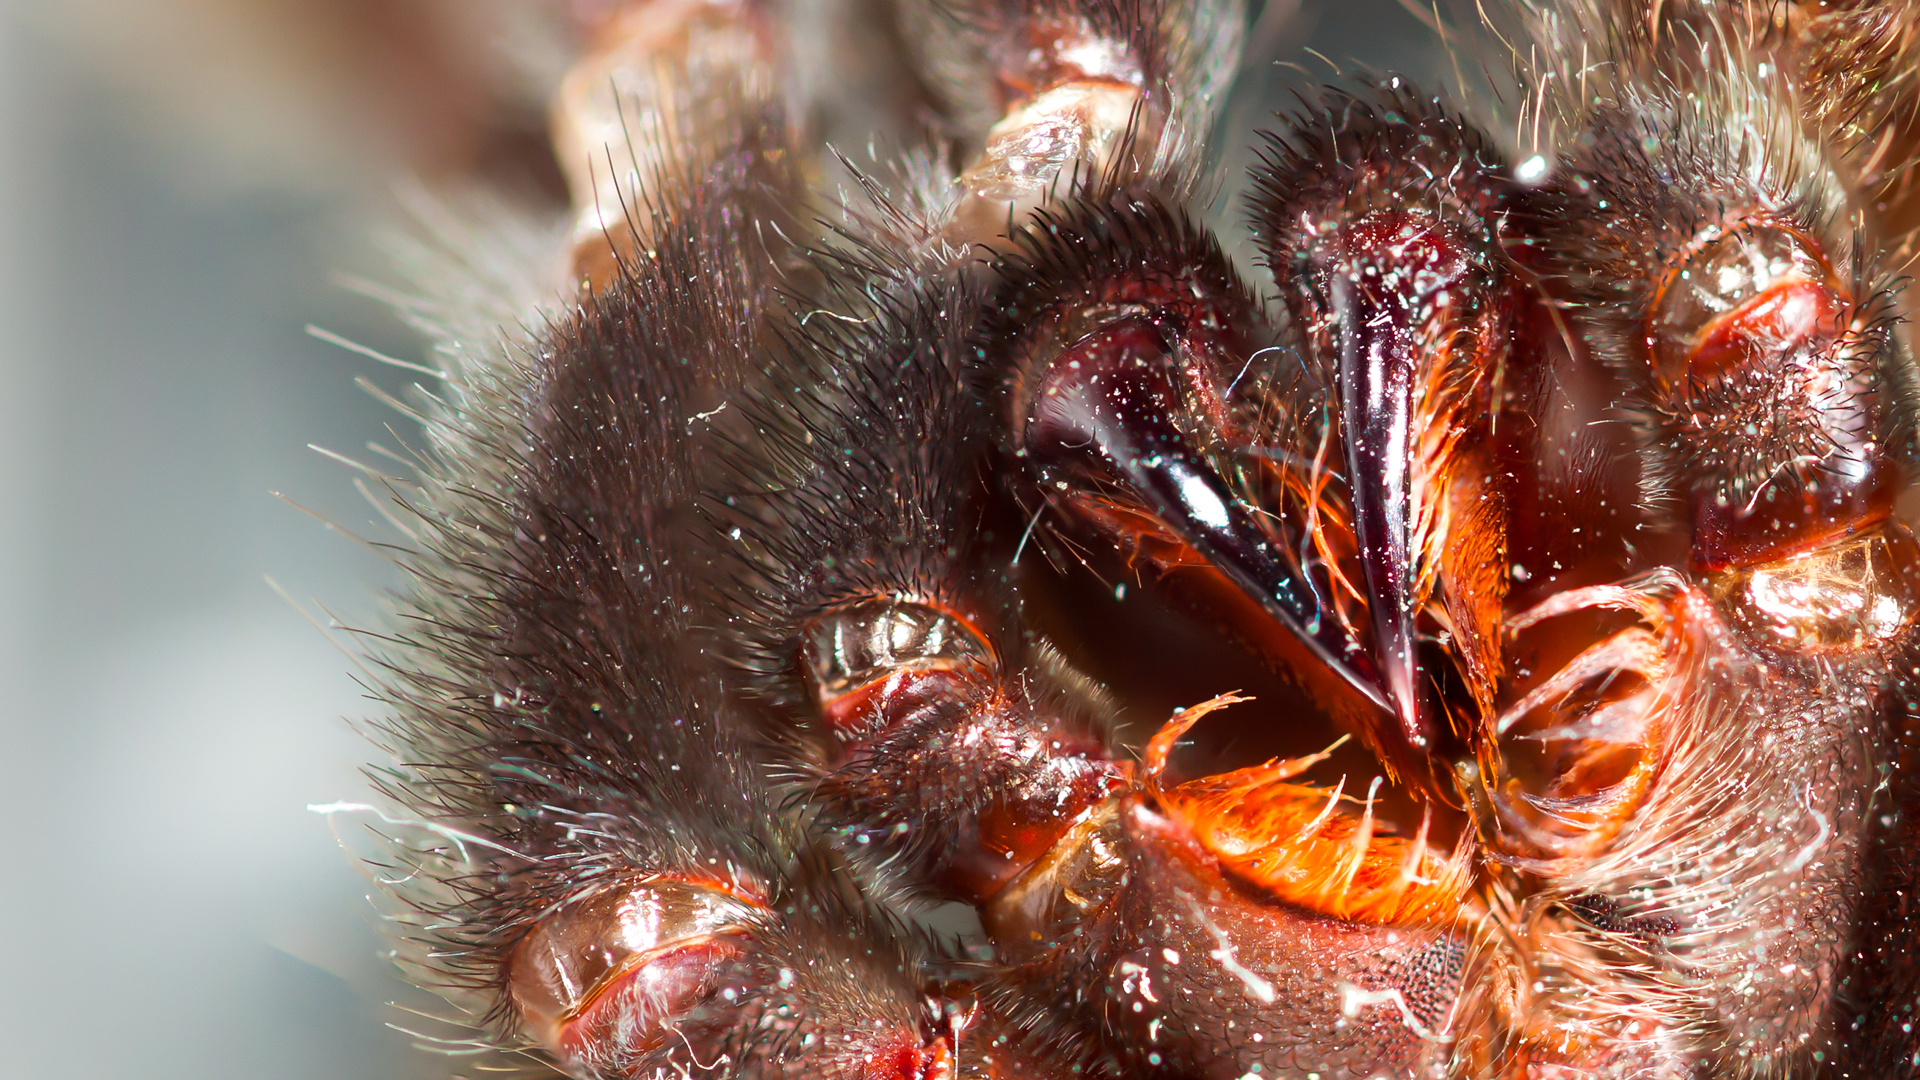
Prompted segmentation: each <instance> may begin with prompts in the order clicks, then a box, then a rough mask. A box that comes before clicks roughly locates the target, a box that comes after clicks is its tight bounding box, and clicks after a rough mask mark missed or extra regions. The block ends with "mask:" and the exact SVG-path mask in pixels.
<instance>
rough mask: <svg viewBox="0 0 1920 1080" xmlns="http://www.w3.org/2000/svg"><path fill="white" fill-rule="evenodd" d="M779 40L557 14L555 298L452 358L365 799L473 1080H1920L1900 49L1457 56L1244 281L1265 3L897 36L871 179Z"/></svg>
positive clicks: (445, 277)
mask: <svg viewBox="0 0 1920 1080" xmlns="http://www.w3.org/2000/svg"><path fill="white" fill-rule="evenodd" d="M1434 14H1435V17H1436V18H1438V15H1439V12H1438V11H1437V9H1436V11H1435V13H1434ZM805 17H806V16H805V9H804V6H796V7H795V9H794V10H787V9H786V8H785V7H783V6H782V5H780V4H777V3H773V2H772V0H704V2H700V0H633V2H629V3H621V4H610V5H601V6H600V8H599V9H597V14H593V15H591V16H585V15H583V16H581V18H584V19H587V20H588V32H587V36H586V40H587V41H588V45H587V47H586V48H585V50H584V51H583V54H582V55H581V57H580V58H579V59H578V61H577V62H576V64H575V66H574V67H573V69H572V70H571V72H570V73H569V74H568V76H567V78H566V79H565V81H564V83H563V84H562V85H561V86H560V88H559V90H558V92H557V94H556V98H555V101H556V104H555V108H554V114H553V116H554V120H553V129H554V138H555V145H556V147H557V159H558V161H559V163H560V165H561V166H562V167H563V169H565V170H566V171H567V178H568V180H569V182H570V185H571V190H572V192H573V197H574V202H575V207H576V211H577V217H576V220H575V221H574V223H573V226H572V228H571V233H570V238H569V240H568V241H567V245H568V246H567V253H566V255H565V261H566V265H567V270H566V272H565V274H564V282H565V284H564V286H562V285H560V284H555V285H554V286H553V287H552V288H551V290H550V293H549V294H548V295H546V296H544V297H543V296H541V295H539V294H538V293H537V291H536V292H529V291H526V290H522V291H521V292H518V293H516V292H514V290H512V289H511V288H509V287H508V285H507V284H506V283H508V282H511V281H514V280H518V278H517V277H516V276H515V273H514V271H513V269H512V264H514V263H519V264H523V265H533V266H536V267H539V266H542V265H544V264H543V263H542V262H541V260H543V259H545V258H547V254H546V252H547V249H546V248H542V247H541V246H539V245H538V244H537V243H529V244H528V245H525V246H523V247H522V248H519V249H513V250H507V249H504V248H502V247H499V246H495V247H492V248H487V249H485V250H483V251H482V252H481V253H480V254H479V255H475V256H469V257H467V258H466V260H465V262H464V263H462V264H461V265H458V266H453V267H451V268H449V267H441V268H439V269H438V270H436V271H434V272H433V273H432V274H430V275H428V276H429V277H430V278H431V279H432V281H433V282H434V283H436V284H437V286H438V287H439V288H440V289H441V290H442V295H444V296H446V297H447V299H446V300H444V301H442V302H440V303H438V304H437V305H435V304H429V303H426V302H421V303H420V304H417V305H415V306H414V307H413V308H412V309H411V310H412V311H413V313H414V314H415V315H416V316H417V317H418V318H419V319H420V320H421V321H422V323H423V325H427V326H428V327H429V328H430V329H432V330H433V331H434V332H435V333H436V334H437V335H438V336H439V338H440V340H441V342H442V345H441V349H440V355H441V358H442V361H443V364H442V366H444V367H445V371H444V372H438V373H437V374H438V376H439V379H440V381H439V383H438V384H437V385H436V386H434V387H431V388H429V390H427V391H423V393H422V397H421V398H420V400H419V401H418V402H416V403H414V404H411V405H406V406H403V407H405V408H407V409H408V410H409V412H410V414H411V415H413V416H414V417H415V418H417V419H418V421H419V422H420V424H421V425H422V427H423V429H424V431H425V443H424V446H423V448H421V449H420V450H419V451H418V452H417V454H416V455H415V459H414V462H413V465H414V471H415V474H414V476H412V477H411V478H410V479H408V480H406V481H389V484H390V487H389V490H390V491H391V492H392V493H393V498H394V500H395V502H396V503H397V506H398V511H397V512H395V513H393V515H392V517H393V519H394V521H395V523H396V525H397V526H398V527H400V528H401V529H402V530H403V531H404V532H405V533H406V536H407V541H406V543H404V544H403V545H402V546H401V554H400V555H399V556H398V557H399V560H400V562H401V563H402V564H403V566H404V567H405V568H406V569H407V570H408V572H409V573H410V575H411V585H410V587H409V592H408V594H407V595H406V597H405V598H404V610H403V611H402V612H401V619H400V621H399V623H398V626H399V629H398V630H396V631H394V632H392V633H389V634H384V635H379V636H376V637H374V638H373V639H372V640H373V641H374V643H375V644H374V645H373V649H374V652H375V654H376V656H377V659H378V661H379V664H380V667H379V669H378V670H379V671H380V672H381V681H380V685H379V686H378V690H379V692H380V694H381V695H382V697H383V698H384V699H385V700H386V701H387V702H388V703H389V704H390V706H391V710H392V712H391V718H390V719H389V720H387V721H385V722H383V723H382V725H381V731H382V733H383V738H384V740H385V742H386V745H387V747H388V748H389V749H390V750H391V751H392V753H393V754H394V757H395V760H396V763H395V764H393V765H392V766H390V767H386V768H383V769H380V770H378V771H377V773H376V776H377V780H378V783H379V785H380V787H381V788H382V790H383V792H384V793H385V795H386V796H387V797H389V798H390V799H391V800H392V801H393V802H394V803H395V804H396V808H397V809H396V813H395V814H394V815H393V817H394V820H396V821H399V822H401V824H399V825H395V826H393V827H392V828H390V829H388V830H387V831H388V833H389V840H390V843H391V845H392V848H391V850H392V852H393V860H392V862H393V867H394V869H395V870H396V871H397V872H394V873H391V874H389V875H388V878H389V880H390V883H391V888H392V891H393V892H394V894H395V895H396V896H397V897H398V898H399V899H400V900H401V901H402V902H403V904H404V910H403V913H402V916H401V917H400V918H399V922H400V924H401V927H402V937H404V938H405V942H406V945H407V946H408V949H407V950H406V955H407V956H409V957H410V958H411V961H412V962H413V964H414V966H415V969H416V974H417V978H418V980H419V981H421V982H422V984H423V985H427V986H430V987H432V988H434V989H437V990H440V991H441V992H442V993H443V994H445V995H446V996H447V998H448V1000H450V1001H452V1002H454V1003H455V1005H457V1006H458V1007H459V1008H460V1009H461V1013H460V1019H461V1021H462V1022H463V1023H466V1024H468V1025H470V1026H471V1028H472V1029H474V1032H475V1034H474V1036H473V1038H472V1040H471V1044H470V1045H471V1046H472V1047H473V1048H476V1049H485V1050H490V1051H492V1052H496V1053H498V1054H500V1055H503V1056H502V1057H501V1058H500V1061H501V1062H502V1063H510V1062H514V1061H517V1062H519V1063H521V1064H523V1065H524V1066H525V1067H527V1068H529V1069H538V1068H545V1067H552V1068H557V1069H559V1070H561V1071H564V1072H567V1073H570V1074H572V1075H575V1076H578V1077H582V1078H603V1080H611V1078H616V1077H618V1078H638V1077H682V1076H715V1077H722V1076H724V1077H741V1078H756V1080H765V1078H775V1077H840V1078H866V1080H883V1078H886V1080H893V1078H898V1080H907V1078H914V1080H933V1078H959V1077H972V1078H987V1077H1065V1076H1076V1075H1078V1076H1093V1077H1116V1078H1118V1077H1133V1076H1142V1077H1144V1076H1169V1077H1206V1078H1218V1080H1232V1078H1239V1080H1250V1078H1254V1077H1262V1078H1264V1077H1329V1078H1330V1077H1356V1078H1358V1077H1374V1076H1400V1077H1434V1078H1439V1077H1533V1078H1547V1077H1573V1076H1602V1077H1708V1076H1716V1077H1719V1076H1725V1077H1763V1076H1811V1075H1815V1074H1830V1075H1846V1076H1863V1077H1883V1076H1890V1075H1908V1074H1910V1073H1912V1072H1914V1071H1915V1069H1916V1062H1920V1035H1916V1034H1914V1032H1913V1029H1912V1022H1913V1014H1912V1010H1913V1008H1914V1005H1915V1002H1916V1000H1920V963H1917V962H1916V961H1915V959H1914V958H1913V957H1912V956H1911V955H1910V943H1911V942H1912V940H1913V934H1914V929H1915V924H1916V920H1917V919H1920V910H1916V891H1915V890H1916V881H1915V874H1916V864H1917V863H1920V860H1916V857H1915V852H1916V837H1915V836H1914V835H1913V831H1914V828H1915V825H1914V817H1913V810H1914V808H1915V804H1916V798H1920V787H1916V784H1915V778H1914V774H1913V768H1912V766H1911V764H1910V761H1911V759H1912V758H1913V756H1914V740H1913V738H1912V732H1913V731H1914V730H1915V726H1914V724H1913V723H1912V722H1911V721H1910V715H1911V714H1912V713H1913V712H1914V711H1915V710H1916V709H1917V708H1920V691H1917V690H1916V687H1915V685H1914V679H1915V677H1916V676H1920V667H1916V651H1915V647H1914V646H1915V636H1916V630H1915V618H1914V616H1915V612H1916V608H1917V607H1920V578H1916V574H1917V573H1920V550H1917V549H1916V545H1915V541H1914V538H1913V535H1912V533H1911V531H1910V530H1909V527H1908V525H1907V523H1906V519H1905V516H1904V513H1903V512H1904V511H1906V510H1909V509H1911V507H1910V506H1909V502H1910V500H1908V499H1907V498H1906V493H1907V491H1908V488H1909V486H1910V484H1911V482H1912V479H1913V474H1914V469H1915V455H1916V436H1917V435H1920V429H1917V428H1916V421H1917V419H1920V412H1917V411H1916V393H1920V386H1917V385H1916V380H1915V372H1914V369H1913V364H1912V358H1911V355H1910V352H1909V350H1908V346H1907V344H1906V340H1905V328H1904V324H1903V317H1902V316H1903V311H1904V308H1903V301H1902V299H1901V292H1900V279H1899V278H1898V277H1897V274H1898V272H1899V271H1900V270H1901V268H1903V267H1904V265H1905V259H1906V257H1907V252H1908V249H1907V246H1906V245H1907V240H1908V236H1909V231H1910V229H1911V228H1912V227H1913V226H1914V224H1915V223H1916V221H1920V200H1917V199H1916V198H1915V197H1914V191H1913V185H1912V184H1911V183H1910V181H1909V179H1908V173H1907V172H1906V170H1905V166H1906V164H1907V163H1908V162H1909V161H1910V160H1912V158H1913V156H1914V153H1915V147H1916V145H1917V143H1920V126H1916V122H1915V121H1916V116H1917V115H1920V114H1917V113H1916V111H1915V105H1916V103H1917V102H1920V89H1917V88H1916V82H1915V79H1914V70H1915V62H1916V59H1920V44H1917V43H1920V7H1915V6H1912V5H1908V4H1905V3H1873V2H1870V0H1834V2H1825V3H1812V2H1807V3H1759V2H1755V3H1740V2H1737V0H1665V2H1656V3H1651V4H1641V3H1637V2H1628V0H1619V2H1617V3H1616V2H1610V0H1566V2H1564V3H1546V2H1544V0H1542V2H1541V3H1539V4H1537V5H1535V4H1524V3H1516V4H1515V5H1513V6H1509V7H1507V8H1503V9H1501V10H1499V11H1495V12H1491V13H1481V14H1480V15H1479V16H1478V19H1483V20H1484V22H1483V23H1481V27H1482V30H1483V31H1484V32H1481V31H1476V32H1475V33H1474V34H1469V33H1468V31H1467V26H1468V24H1466V23H1462V24H1461V25H1460V26H1455V27H1453V28H1451V29H1449V30H1448V31H1447V33H1448V35H1449V38H1450V40H1451V41H1452V43H1453V47H1454V48H1455V50H1456V52H1457V53H1458V54H1460V55H1465V56H1473V55H1476V53H1475V50H1476V49H1477V50H1478V52H1477V55H1479V56H1482V57H1485V60H1484V63H1482V64H1481V65H1480V69H1481V70H1483V71H1493V72H1497V75H1490V76H1488V80H1487V84H1488V90H1487V92H1486V93H1484V94H1478V95H1475V96H1473V97H1463V98H1461V104H1460V105H1459V106H1457V107H1456V106H1455V105H1453V104H1449V103H1448V101H1447V100H1446V99H1443V98H1442V97H1440V96H1437V95H1436V94H1435V93H1433V92H1431V91H1429V90H1425V89H1421V88H1416V87H1415V86H1413V85H1412V84H1411V83H1410V82H1409V81H1408V80H1406V79H1404V78H1400V77H1395V76H1391V75H1388V76H1374V77H1366V78H1361V79H1357V80H1354V81H1351V82H1349V83H1346V84H1343V85H1339V86H1333V87H1328V88H1326V89H1325V90H1323V91H1322V92H1320V93H1318V94H1316V95H1308V96H1305V97H1303V98H1302V100H1301V101H1300V103H1299V105H1298V107H1297V108H1296V109H1295V110H1294V111H1292V112H1291V113H1289V114H1287V115H1282V116H1280V117H1279V118H1278V119H1277V120H1276V121H1275V122H1274V126H1273V127H1272V129H1271V130H1270V131H1268V132H1267V133H1265V134H1261V135H1259V136H1258V137H1257V138H1258V139H1259V146H1260V150H1259V155H1258V161H1257V164H1256V165H1255V167H1254V168H1253V170H1252V176H1251V182H1250V185H1249V188H1248V192H1247V196H1246V198H1245V200H1244V206H1243V207H1241V209H1240V210H1239V211H1238V213H1239V215H1240V219H1239V220H1241V221H1243V222H1244V224H1236V225H1234V226H1233V228H1235V229H1241V228H1244V229H1247V230H1250V231H1249V233H1248V235H1249V236H1250V238H1251V242H1252V246H1253V247H1254V248H1255V249H1257V251H1258V252H1259V256H1260V258H1259V259H1258V261H1257V264H1254V265H1236V263H1235V261H1234V260H1232V259H1231V258H1229V256H1228V255H1227V254H1226V253H1225V249H1223V246H1222V244H1221V242H1220V241H1219V240H1217V239H1216V237H1215V236H1214V235H1213V234H1212V233H1211V232H1210V231H1209V230H1208V229H1207V228H1206V227H1205V226H1204V225H1203V224H1201V218H1200V216H1199V214H1198V212H1197V207H1199V206H1200V205H1201V204H1202V203H1203V202H1204V201H1205V195H1206V192H1207V191H1208V190H1209V189H1210V186H1211V185H1213V184H1214V183H1215V179H1216V178H1214V177H1213V176H1212V175H1211V174H1210V173H1209V171H1208V169H1207V168H1206V167H1205V165H1204V161H1205V150H1206V147H1205V145H1204V140H1205V138H1206V135H1207V133H1208V131H1209V128H1210V124H1211V121H1212V113H1213V111H1214V109H1215V106H1216V104H1217V103H1218V102H1219V101H1220V100H1221V98H1222V96H1223V94H1224V93H1225V92H1226V90H1227V87H1228V81H1229V79H1230V77H1231V73H1232V72H1233V71H1234V70H1235V68H1236V64H1237V59H1238V48H1239V40H1240V37H1241V33H1242V30H1243V27H1244V25H1245V23H1246V20H1247V12H1245V11H1244V10H1243V9H1242V7H1241V5H1240V4H1239V3H1237V2H1235V0H1044V2H1038V3H1033V4H1018V3H1011V2H1007V0H902V2H901V3H900V4H899V5H898V7H897V22H898V29H899V33H900V37H901V39H902V40H903V41H904V42H906V44H907V45H908V46H909V47H911V48H912V49H913V50H914V53H913V55H914V57H915V58H916V59H915V63H916V65H917V67H918V70H919V71H920V72H921V75H922V81H923V84H924V85H923V86H922V87H921V89H922V90H924V91H925V93H926V94H927V100H929V101H930V102H933V103H935V104H936V105H937V106H938V111H937V113H929V114H928V115H929V117H930V118H932V123H931V129H930V134H929V135H928V136H927V140H926V141H927V147H926V149H924V150H920V151H912V152H904V153H901V154H899V155H897V156H895V155H888V154H883V155H882V159H881V160H880V161H879V162H878V163H877V164H856V163H852V162H850V161H847V160H845V159H841V158H838V157H835V156H832V155H829V154H827V153H826V152H825V151H824V150H823V148H822V144H821V141H820V139H819V138H818V137H817V135H813V134H810V133H809V131H808V130H807V125H806V123H805V120H806V118H807V111H806V107H805V100H804V95H805V88H804V87H798V88H796V87H797V86H798V83H797V81H796V79H795V78H794V76H793V74H792V71H793V64H794V50H795V49H796V48H798V46H796V45H795V44H794V42H795V41H796V40H797V39H796V37H795V31H794V29H793V27H794V25H795V20H800V19H803V18H805ZM1476 36H1479V37H1484V38H1485V39H1486V40H1487V41H1488V42H1489V43H1490V44H1489V45H1487V46H1486V47H1477V46H1474V45H1472V44H1471V43H1470V39H1472V38H1474V37H1476ZM1460 92H1461V93H1462V94H1464V93H1465V92H1466V91H1465V89H1464V88H1461V89H1460ZM1476 101H1478V102H1480V104H1475V102H1476ZM1475 115H1478V116H1487V117H1500V118H1502V119H1501V121H1500V127H1499V128H1498V133H1497V134H1496V129H1495V128H1494V127H1493V126H1492V122H1491V121H1489V122H1488V123H1487V124H1484V125H1483V124H1482V123H1480V122H1478V121H1476V120H1474V119H1472V118H1471V117H1472V116H1475ZM836 169H837V170H841V171H842V174H843V175H845V176H847V177H849V178H850V183H849V186H848V190H850V191H851V192H852V193H851V194H850V195H846V196H843V197H842V198H840V199H839V200H837V201H830V200H825V199H824V197H823V196H822V195H821V194H820V187H821V181H820V177H821V176H822V175H825V174H826V173H828V172H830V171H832V170H836ZM521 276H524V275H521ZM536 276H537V275H536ZM449 283H451V284H449ZM1174 706H1178V707H1177V708H1176V707H1174ZM1163 710H1164V711H1163Z"/></svg>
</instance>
